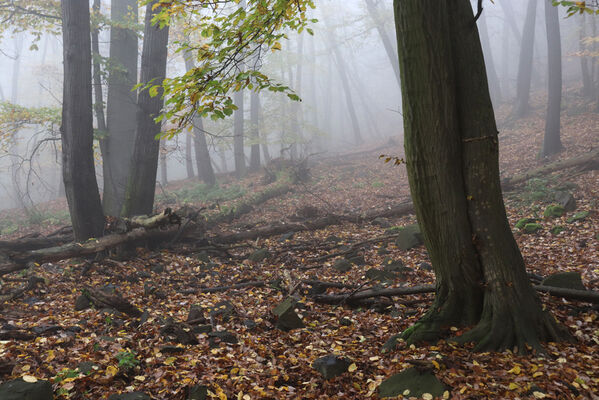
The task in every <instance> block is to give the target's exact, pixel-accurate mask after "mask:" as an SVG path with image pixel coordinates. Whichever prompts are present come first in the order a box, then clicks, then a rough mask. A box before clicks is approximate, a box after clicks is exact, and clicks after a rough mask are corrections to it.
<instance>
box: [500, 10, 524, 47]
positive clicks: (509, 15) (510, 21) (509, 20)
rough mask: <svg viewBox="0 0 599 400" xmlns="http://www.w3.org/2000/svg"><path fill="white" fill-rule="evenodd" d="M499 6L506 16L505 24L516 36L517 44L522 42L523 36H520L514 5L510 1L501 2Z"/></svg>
mask: <svg viewBox="0 0 599 400" xmlns="http://www.w3.org/2000/svg"><path fill="white" fill-rule="evenodd" d="M499 4H500V5H501V8H502V9H503V14H504V15H505V22H504V23H505V24H507V25H508V26H509V27H510V30H511V31H512V34H513V35H514V39H516V42H518V43H521V42H522V35H521V34H520V29H518V25H517V24H516V17H515V15H514V14H515V13H514V8H513V7H512V3H511V2H510V1H509V0H507V1H506V0H504V1H500V2H499Z"/></svg>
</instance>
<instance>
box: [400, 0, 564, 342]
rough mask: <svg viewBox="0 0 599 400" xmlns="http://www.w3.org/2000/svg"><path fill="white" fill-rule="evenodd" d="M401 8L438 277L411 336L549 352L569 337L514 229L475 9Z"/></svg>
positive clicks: (429, 0)
mask: <svg viewBox="0 0 599 400" xmlns="http://www.w3.org/2000/svg"><path fill="white" fill-rule="evenodd" d="M394 5H395V18H396V27H397V37H398V48H399V49H398V51H399V61H400V67H401V74H402V76H401V78H402V79H401V82H402V92H403V101H404V124H405V151H406V157H407V168H408V176H409V181H410V189H411V192H412V199H413V201H414V207H415V210H416V214H417V217H418V221H419V223H420V225H421V228H422V232H423V234H424V238H425V244H426V246H427V249H428V251H429V255H430V257H431V261H432V264H433V267H434V269H435V275H436V278H437V283H436V287H437V291H436V298H435V301H434V304H433V305H432V307H431V308H430V310H429V311H428V312H427V313H426V314H425V316H424V317H423V318H422V319H421V320H420V321H419V322H418V323H417V324H416V325H414V326H413V327H411V328H409V329H408V330H406V331H405V332H404V334H403V336H404V338H406V339H407V340H408V342H410V343H411V342H419V341H423V340H424V341H433V340H436V339H438V338H440V337H441V336H443V335H444V334H447V333H448V332H449V331H448V328H449V327H451V326H468V325H472V324H476V326H475V328H473V329H472V330H471V331H469V332H467V333H466V334H465V335H463V336H462V337H461V338H460V339H459V340H462V341H474V342H476V343H477V346H476V348H477V349H479V350H500V349H508V348H509V349H511V348H514V347H517V348H518V350H519V351H520V352H526V351H527V347H526V346H525V344H528V345H530V346H532V347H533V348H535V349H538V350H541V349H542V346H541V341H545V340H560V339H563V338H565V337H566V334H565V333H563V332H562V331H561V330H560V328H559V326H558V325H557V323H556V322H555V320H554V319H553V317H552V316H551V315H550V314H549V313H547V312H545V311H543V309H542V307H541V303H540V301H539V299H538V298H537V296H536V294H535V292H534V291H533V289H532V287H531V285H530V282H529V280H528V278H527V275H526V271H525V268H524V261H523V259H522V256H521V254H520V251H519V250H518V246H517V244H516V241H515V240H514V238H513V236H512V232H511V230H510V226H509V224H508V220H507V217H506V213H505V208H504V204H503V199H502V196H501V187H500V181H499V161H498V159H499V157H498V142H497V127H496V125H495V117H494V114H493V108H492V105H491V99H490V96H489V89H488V84H487V78H486V72H485V65H484V60H483V55H482V49H481V45H480V40H479V37H478V32H477V29H476V25H475V24H474V15H473V12H472V8H471V6H470V2H469V1H468V0H395V2H394ZM440 66H442V68H441V67H440ZM430 82H436V84H435V85H431V84H430Z"/></svg>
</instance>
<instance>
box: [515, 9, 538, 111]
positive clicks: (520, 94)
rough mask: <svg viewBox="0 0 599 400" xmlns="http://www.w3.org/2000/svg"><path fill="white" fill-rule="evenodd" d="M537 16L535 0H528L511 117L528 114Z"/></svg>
mask: <svg viewBox="0 0 599 400" xmlns="http://www.w3.org/2000/svg"><path fill="white" fill-rule="evenodd" d="M536 16H537V0H528V8H527V9H526V20H525V22H524V32H523V35H522V45H521V47H520V61H519V63H518V79H517V84H516V103H515V105H514V109H513V110H512V117H513V118H521V117H524V116H526V115H527V114H528V111H529V108H530V105H529V99H530V84H531V78H532V58H533V57H532V56H533V52H534V41H535V20H536Z"/></svg>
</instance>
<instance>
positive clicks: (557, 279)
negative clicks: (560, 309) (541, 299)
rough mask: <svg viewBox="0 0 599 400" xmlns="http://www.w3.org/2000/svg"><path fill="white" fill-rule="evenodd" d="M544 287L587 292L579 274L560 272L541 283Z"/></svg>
mask: <svg viewBox="0 0 599 400" xmlns="http://www.w3.org/2000/svg"><path fill="white" fill-rule="evenodd" d="M541 285H543V286H552V287H559V288H564V289H575V290H587V288H585V287H584V284H583V283H582V278H581V276H580V273H578V272H560V273H557V274H553V275H550V276H548V277H547V278H545V280H543V282H542V283H541Z"/></svg>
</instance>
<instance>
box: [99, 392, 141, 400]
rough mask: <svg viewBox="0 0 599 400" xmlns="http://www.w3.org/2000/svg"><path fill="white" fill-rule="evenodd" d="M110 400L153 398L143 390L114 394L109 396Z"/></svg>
mask: <svg viewBox="0 0 599 400" xmlns="http://www.w3.org/2000/svg"><path fill="white" fill-rule="evenodd" d="M108 400H151V399H150V396H148V395H147V394H145V393H142V392H131V393H121V394H113V395H110V397H108Z"/></svg>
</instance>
